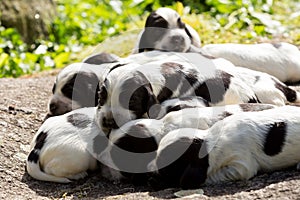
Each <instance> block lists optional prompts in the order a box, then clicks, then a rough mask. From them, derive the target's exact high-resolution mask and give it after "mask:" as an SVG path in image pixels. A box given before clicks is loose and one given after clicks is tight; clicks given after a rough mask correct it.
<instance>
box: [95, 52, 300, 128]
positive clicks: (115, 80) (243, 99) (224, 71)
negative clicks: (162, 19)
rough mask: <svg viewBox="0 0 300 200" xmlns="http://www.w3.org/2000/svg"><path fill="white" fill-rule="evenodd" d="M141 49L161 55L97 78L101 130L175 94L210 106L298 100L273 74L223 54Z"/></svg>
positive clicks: (147, 110) (143, 112)
mask: <svg viewBox="0 0 300 200" xmlns="http://www.w3.org/2000/svg"><path fill="white" fill-rule="evenodd" d="M141 54H147V55H151V54H155V55H157V56H156V59H157V57H158V56H163V57H164V59H159V60H158V61H157V60H156V61H154V62H148V63H145V64H143V65H138V64H128V65H126V66H124V67H119V68H116V69H114V70H113V71H111V72H110V73H109V74H108V76H107V77H106V79H105V80H104V81H103V82H102V83H101V84H100V89H99V90H100V92H99V98H100V99H101V101H99V105H98V111H97V117H96V119H97V123H98V124H99V127H102V128H103V131H104V132H105V133H109V131H110V130H111V129H115V128H118V127H120V126H121V125H123V124H125V123H126V122H128V121H130V120H133V119H137V118H147V117H151V116H150V115H149V114H151V113H150V111H151V110H152V107H153V106H155V105H156V104H160V103H162V102H163V101H165V100H167V99H171V98H176V97H187V96H200V97H202V98H204V99H205V100H206V101H207V102H208V104H209V105H210V106H215V105H228V104H238V103H257V102H260V103H267V104H274V105H285V104H286V103H287V102H299V101H300V99H299V94H298V93H297V92H296V91H295V90H293V89H291V88H289V87H288V86H286V85H285V84H283V83H281V82H280V81H279V80H277V79H276V78H275V77H272V76H270V75H268V74H265V73H262V72H257V71H254V70H249V69H246V68H241V67H235V66H234V65H232V63H230V62H229V61H227V60H225V59H210V58H207V57H204V56H202V55H201V54H198V53H175V52H159V54H157V52H156V51H150V52H144V53H141ZM150 57H151V56H150Z"/></svg>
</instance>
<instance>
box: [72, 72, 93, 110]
mask: <svg viewBox="0 0 300 200" xmlns="http://www.w3.org/2000/svg"><path fill="white" fill-rule="evenodd" d="M72 80H73V88H72V89H73V91H72V96H71V97H72V99H73V100H74V101H76V102H78V103H79V104H80V105H81V106H82V107H93V106H96V105H97V104H98V90H99V86H98V84H99V79H98V77H97V76H96V74H94V73H90V72H78V73H77V74H76V75H74V77H73V78H72Z"/></svg>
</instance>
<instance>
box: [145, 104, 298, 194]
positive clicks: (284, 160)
mask: <svg viewBox="0 0 300 200" xmlns="http://www.w3.org/2000/svg"><path fill="white" fill-rule="evenodd" d="M299 113H300V108H299V107H294V106H283V107H278V108H273V109H269V110H265V111H260V112H247V113H240V114H234V115H232V116H229V117H227V118H225V119H223V120H221V121H219V122H217V123H215V124H214V125H213V126H212V127H211V128H210V129H207V130H199V129H191V128H186V129H177V130H174V131H171V132H169V133H168V134H167V135H166V136H165V137H163V138H162V140H161V141H160V143H159V145H158V150H157V156H156V158H155V159H154V160H153V161H152V162H151V163H150V164H149V166H148V167H149V170H151V171H153V170H154V171H155V170H156V172H157V176H156V177H155V176H153V177H155V178H153V179H152V180H151V181H150V182H152V184H153V186H154V187H158V186H160V187H182V188H184V189H188V188H199V187H200V186H201V185H202V184H213V183H219V182H224V181H236V180H247V179H250V178H252V177H253V176H255V175H256V174H257V173H258V172H259V171H275V170H279V169H283V168H287V167H291V166H293V165H297V163H299V162H300V154H299V151H300V132H299V130H300V123H299V122H300V114H299Z"/></svg>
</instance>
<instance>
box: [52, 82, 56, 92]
mask: <svg viewBox="0 0 300 200" xmlns="http://www.w3.org/2000/svg"><path fill="white" fill-rule="evenodd" d="M55 89H56V83H54V84H53V87H52V94H54V92H55Z"/></svg>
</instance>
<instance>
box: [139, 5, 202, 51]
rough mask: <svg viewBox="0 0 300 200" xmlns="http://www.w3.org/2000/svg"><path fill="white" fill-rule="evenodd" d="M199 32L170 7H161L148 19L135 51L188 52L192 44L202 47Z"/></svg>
mask: <svg viewBox="0 0 300 200" xmlns="http://www.w3.org/2000/svg"><path fill="white" fill-rule="evenodd" d="M200 45H201V41H200V38H199V35H198V33H197V32H196V31H195V30H194V29H193V28H192V27H191V26H189V25H188V24H185V23H183V22H182V20H181V17H180V15H179V14H178V13H177V12H176V11H174V10H172V9H170V8H159V9H157V10H156V11H153V12H152V13H151V14H150V15H149V16H148V17H147V19H146V23H145V28H144V30H143V31H142V32H141V33H140V35H139V37H138V41H137V44H136V47H135V49H134V50H133V53H140V52H144V51H151V50H161V51H175V52H188V51H189V49H190V48H191V46H195V47H200Z"/></svg>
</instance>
